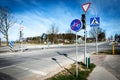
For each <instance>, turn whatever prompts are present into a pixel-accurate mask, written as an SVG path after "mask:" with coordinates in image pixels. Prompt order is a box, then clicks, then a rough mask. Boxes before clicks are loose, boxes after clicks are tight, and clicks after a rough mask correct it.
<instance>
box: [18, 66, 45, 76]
mask: <svg viewBox="0 0 120 80" xmlns="http://www.w3.org/2000/svg"><path fill="white" fill-rule="evenodd" d="M17 68H20V69H23V70H27V71H30V72H32V73H34V74H40V75H44V76H45V75H47V73H45V72H42V71H37V70H33V69H30V68H27V67H23V66H17Z"/></svg>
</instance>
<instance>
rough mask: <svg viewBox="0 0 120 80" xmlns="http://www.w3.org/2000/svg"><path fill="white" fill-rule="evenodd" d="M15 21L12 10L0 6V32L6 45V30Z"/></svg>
mask: <svg viewBox="0 0 120 80" xmlns="http://www.w3.org/2000/svg"><path fill="white" fill-rule="evenodd" d="M15 22H16V20H15V19H14V16H13V14H12V12H11V11H10V10H9V8H8V7H1V6H0V32H1V33H2V34H3V35H4V36H5V39H6V45H7V46H8V41H9V40H8V30H9V29H10V27H11V26H13V24H14V23H15Z"/></svg>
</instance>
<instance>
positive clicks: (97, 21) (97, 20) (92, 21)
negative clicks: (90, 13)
mask: <svg viewBox="0 0 120 80" xmlns="http://www.w3.org/2000/svg"><path fill="white" fill-rule="evenodd" d="M90 26H91V27H99V26H100V17H93V18H90Z"/></svg>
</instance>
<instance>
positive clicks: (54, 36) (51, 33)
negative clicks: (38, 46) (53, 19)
mask: <svg viewBox="0 0 120 80" xmlns="http://www.w3.org/2000/svg"><path fill="white" fill-rule="evenodd" d="M57 33H58V27H57V26H56V25H55V24H52V25H51V27H50V29H49V30H48V39H49V40H50V41H51V42H52V43H53V44H54V43H55V41H56V40H57Z"/></svg>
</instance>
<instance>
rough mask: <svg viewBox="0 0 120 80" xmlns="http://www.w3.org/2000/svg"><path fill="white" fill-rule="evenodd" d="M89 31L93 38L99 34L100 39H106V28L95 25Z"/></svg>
mask: <svg viewBox="0 0 120 80" xmlns="http://www.w3.org/2000/svg"><path fill="white" fill-rule="evenodd" d="M89 33H90V36H91V37H92V38H96V36H97V37H98V40H99V41H102V40H105V30H103V29H102V28H97V27H93V28H92V29H91V30H90V32H89Z"/></svg>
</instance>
